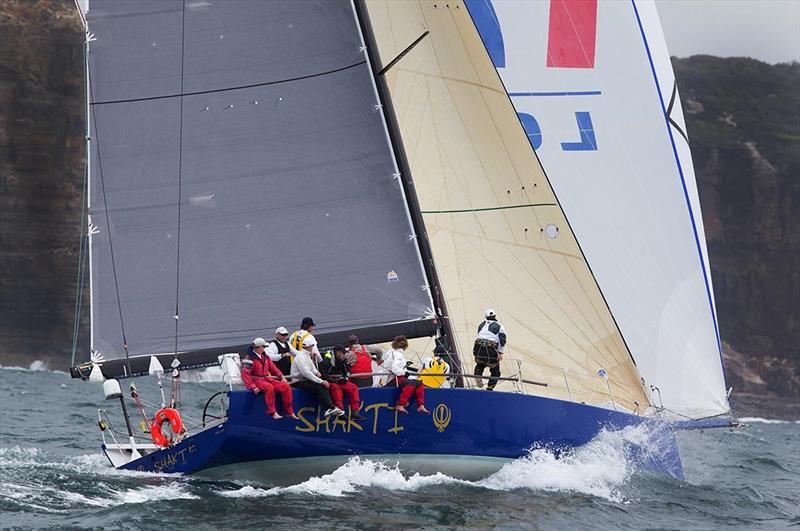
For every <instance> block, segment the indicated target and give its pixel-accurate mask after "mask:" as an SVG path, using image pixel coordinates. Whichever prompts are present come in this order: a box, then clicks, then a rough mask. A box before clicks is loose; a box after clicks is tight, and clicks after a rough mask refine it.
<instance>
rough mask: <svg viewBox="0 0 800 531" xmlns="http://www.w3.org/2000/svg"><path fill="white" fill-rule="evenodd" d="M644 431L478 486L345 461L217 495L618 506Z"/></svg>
mask: <svg viewBox="0 0 800 531" xmlns="http://www.w3.org/2000/svg"><path fill="white" fill-rule="evenodd" d="M647 431H648V428H646V427H644V426H635V427H630V428H626V429H624V430H621V431H616V432H611V431H603V432H601V433H600V434H598V435H597V437H595V438H594V439H593V440H592V441H590V442H589V443H587V444H586V445H584V446H581V447H579V448H576V449H574V450H570V451H567V452H560V453H559V454H558V455H556V452H554V451H553V450H551V449H547V448H538V449H532V450H531V451H530V452H529V453H528V455H527V456H525V457H523V458H520V459H516V460H514V461H512V462H510V463H507V464H506V465H504V466H503V467H502V468H501V469H500V470H499V471H497V472H496V473H494V474H492V475H491V476H488V477H486V478H484V479H482V480H479V481H466V480H461V479H456V478H453V477H450V476H447V475H445V474H442V473H437V474H433V475H428V476H422V475H420V474H413V475H410V476H406V475H404V474H403V473H402V471H401V470H400V468H399V467H398V465H397V464H391V463H388V462H376V461H372V460H370V459H364V458H361V457H351V458H350V459H349V460H348V461H347V462H346V463H345V464H344V465H342V466H341V467H339V468H338V469H336V470H335V471H334V472H332V473H330V474H327V475H324V476H319V477H316V476H315V477H312V478H310V479H308V480H307V481H304V482H302V483H299V484H297V485H292V486H289V487H272V488H261V487H257V486H253V485H245V486H243V487H241V488H239V489H236V490H224V491H217V494H219V495H220V496H224V497H228V498H260V497H268V496H278V495H282V494H308V495H320V496H332V497H341V496H345V495H347V494H351V493H356V492H358V491H361V490H368V489H371V488H382V489H386V490H391V491H397V490H399V491H416V490H419V489H423V488H426V487H430V486H434V485H437V486H442V485H460V486H465V487H468V488H475V489H486V490H493V491H508V490H515V489H527V490H531V491H538V492H564V493H580V494H587V495H590V496H596V497H599V498H604V499H606V500H609V501H614V502H622V501H624V500H623V497H622V495H621V493H620V488H621V487H622V486H623V485H624V484H625V483H626V481H627V480H628V478H629V477H630V476H631V474H632V473H633V471H634V470H635V465H634V461H633V460H632V459H631V458H630V456H629V454H628V448H629V444H630V443H637V444H638V443H640V442H641V441H643V440H645V439H646V438H647V433H646V432H647Z"/></svg>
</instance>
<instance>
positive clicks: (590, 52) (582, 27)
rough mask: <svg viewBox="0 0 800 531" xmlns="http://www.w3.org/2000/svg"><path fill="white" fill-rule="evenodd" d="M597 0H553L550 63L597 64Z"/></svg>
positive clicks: (570, 65) (555, 65)
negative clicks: (595, 62)
mask: <svg viewBox="0 0 800 531" xmlns="http://www.w3.org/2000/svg"><path fill="white" fill-rule="evenodd" d="M596 37H597V0H550V27H549V31H548V35H547V66H548V67H551V68H594V49H595V44H596Z"/></svg>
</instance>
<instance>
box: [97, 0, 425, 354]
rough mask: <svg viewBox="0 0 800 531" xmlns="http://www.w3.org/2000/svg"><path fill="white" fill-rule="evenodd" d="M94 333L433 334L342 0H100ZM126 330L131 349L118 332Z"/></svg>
mask: <svg viewBox="0 0 800 531" xmlns="http://www.w3.org/2000/svg"><path fill="white" fill-rule="evenodd" d="M87 22H88V27H89V32H90V33H91V34H92V35H91V44H90V47H89V56H88V61H89V81H90V83H89V86H90V98H91V106H90V120H91V168H92V172H91V184H90V194H91V212H90V214H91V223H92V232H93V235H92V245H91V248H92V251H91V266H92V268H91V270H92V279H91V290H92V313H93V318H92V321H93V323H92V338H93V348H94V349H96V350H97V351H99V352H100V353H101V354H102V355H103V356H105V358H106V359H114V358H120V357H123V356H125V348H127V350H128V352H129V354H130V355H132V356H133V355H147V354H154V353H170V352H173V351H178V352H183V351H197V350H205V349H228V348H235V347H236V346H238V345H242V344H244V343H246V342H247V341H248V340H249V339H251V338H252V337H255V336H260V335H265V336H268V335H269V334H270V330H272V329H274V328H275V327H276V326H278V325H284V326H287V327H291V326H296V324H297V323H299V320H300V319H301V318H302V317H303V316H304V315H312V316H313V317H314V319H315V320H316V321H317V322H318V323H319V327H318V331H320V332H323V333H324V332H346V331H351V330H360V331H362V332H363V333H365V335H366V336H367V337H366V338H365V339H367V340H373V341H378V340H386V339H388V338H390V337H391V336H392V335H393V334H396V333H405V334H407V335H409V336H412V337H413V336H420V335H429V334H432V333H433V331H434V330H435V324H434V323H433V319H432V316H433V310H432V309H433V302H432V300H431V295H430V289H429V287H428V280H427V278H426V275H425V273H424V269H423V267H422V263H421V258H420V254H419V249H418V247H417V244H416V240H415V234H414V230H413V228H412V224H411V220H410V216H409V212H408V208H407V204H406V199H405V195H404V190H403V188H402V186H401V185H400V182H399V180H398V178H397V176H398V170H397V166H396V163H395V160H394V158H393V155H392V150H391V147H390V144H389V138H388V134H387V130H386V124H385V122H384V117H383V114H382V112H381V109H380V105H379V104H378V97H377V92H376V89H375V85H374V79H373V78H372V74H371V71H370V68H369V65H368V62H367V60H366V55H365V52H364V48H363V44H362V41H361V34H360V31H359V29H358V24H357V21H356V19H355V16H354V12H353V9H352V6H351V5H350V3H348V2H327V1H318V2H311V1H304V2H294V1H289V0H274V1H270V2H254V1H249V0H244V1H237V0H231V1H226V2H204V1H200V0H158V1H146V0H142V1H137V2H119V1H116V0H91V2H90V4H89V6H88V13H87ZM126 344H127V347H125V345H126Z"/></svg>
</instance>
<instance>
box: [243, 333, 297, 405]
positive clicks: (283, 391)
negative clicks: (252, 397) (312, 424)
mask: <svg viewBox="0 0 800 531" xmlns="http://www.w3.org/2000/svg"><path fill="white" fill-rule="evenodd" d="M266 345H267V342H266V341H265V340H264V339H263V338H261V337H257V338H255V339H254V340H253V343H252V345H251V346H250V348H249V349H248V350H247V355H246V356H245V357H244V359H243V360H242V371H241V374H242V382H243V383H244V386H245V387H247V388H248V389H249V390H251V391H253V393H255V394H260V393H264V402H265V403H266V405H267V415H269V416H271V417H272V418H273V419H275V420H280V419H282V418H283V417H282V416H281V415H279V414H278V412H277V410H276V408H275V394H276V393H277V394H278V395H280V397H281V402H283V409H284V411H286V414H287V415H288V416H290V417H292V418H293V419H296V418H297V416H296V415H295V414H294V410H293V408H292V388H291V387H289V383H288V382H287V381H286V377H285V376H284V375H283V374H282V373H281V371H280V370H279V369H278V368H277V367H276V366H275V364H274V363H272V360H271V359H269V357H268V356H266V355H265V354H264V347H266Z"/></svg>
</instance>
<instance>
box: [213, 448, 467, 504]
mask: <svg viewBox="0 0 800 531" xmlns="http://www.w3.org/2000/svg"><path fill="white" fill-rule="evenodd" d="M443 483H464V484H469V482H468V481H461V480H457V479H454V478H451V477H449V476H446V475H444V474H434V475H431V476H420V475H419V474H414V475H412V476H410V477H405V476H404V475H403V473H402V472H401V471H400V470H399V468H398V467H397V466H389V465H387V464H386V463H382V462H375V461H371V460H369V459H362V458H360V457H357V456H356V457H351V458H350V459H349V460H348V461H347V462H346V463H345V464H344V465H342V466H340V467H339V468H337V469H336V470H334V471H333V472H332V473H330V474H326V475H324V476H314V477H312V478H309V479H308V480H306V481H304V482H302V483H299V484H297V485H292V486H290V487H274V488H271V489H261V488H257V487H253V486H251V485H246V486H244V487H242V488H241V489H239V490H235V491H222V492H219V494H221V495H222V496H227V497H231V498H259V497H264V496H276V495H278V494H311V495H321V496H333V497H339V496H344V495H345V494H349V493H352V492H356V491H357V490H359V489H362V488H367V487H380V488H384V489H387V490H408V491H413V490H417V489H420V488H422V487H426V486H429V485H440V484H443Z"/></svg>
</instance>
